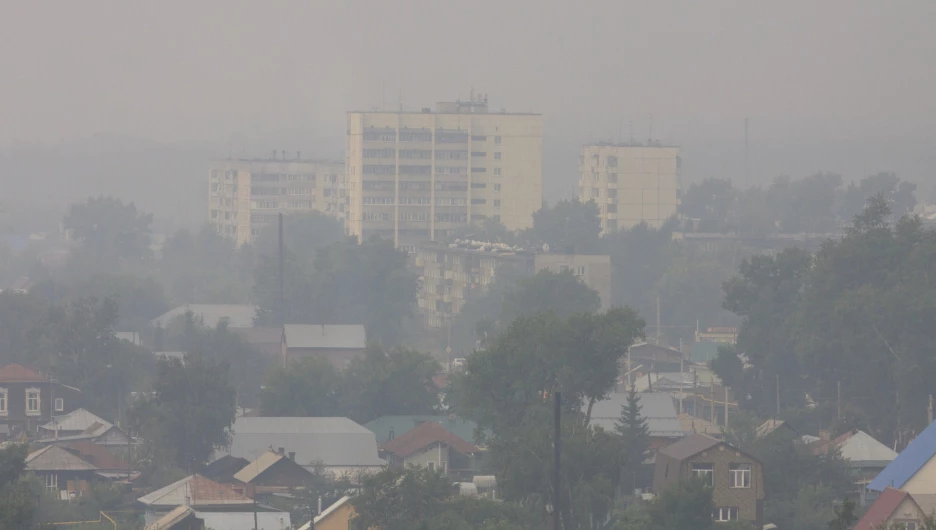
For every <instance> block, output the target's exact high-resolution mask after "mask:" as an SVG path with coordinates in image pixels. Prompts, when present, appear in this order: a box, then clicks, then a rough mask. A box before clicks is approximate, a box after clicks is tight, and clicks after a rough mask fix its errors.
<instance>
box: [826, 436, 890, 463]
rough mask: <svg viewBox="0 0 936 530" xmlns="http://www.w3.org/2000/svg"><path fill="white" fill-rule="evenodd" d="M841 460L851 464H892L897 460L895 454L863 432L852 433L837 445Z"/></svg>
mask: <svg viewBox="0 0 936 530" xmlns="http://www.w3.org/2000/svg"><path fill="white" fill-rule="evenodd" d="M837 445H838V447H839V451H840V452H841V453H842V457H843V458H847V459H848V460H850V461H851V462H852V463H858V462H884V463H885V465H886V463H887V462H892V461H893V460H894V459H895V458H897V452H896V451H894V450H893V449H891V448H890V447H887V446H886V445H884V444H882V443H881V442H879V441H877V440H875V439H874V437H873V436H871V435H870V434H868V433H866V432H864V431H854V432H852V433H851V435H850V436H848V437H847V438H845V439H844V440H843V441H841V442H839V443H838V444H837Z"/></svg>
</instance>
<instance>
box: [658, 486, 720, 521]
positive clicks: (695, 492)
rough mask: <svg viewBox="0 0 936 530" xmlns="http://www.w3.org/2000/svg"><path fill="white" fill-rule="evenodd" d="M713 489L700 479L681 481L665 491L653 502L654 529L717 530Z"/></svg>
mask: <svg viewBox="0 0 936 530" xmlns="http://www.w3.org/2000/svg"><path fill="white" fill-rule="evenodd" d="M714 509H715V501H713V500H712V488H711V487H709V486H706V485H705V484H704V483H703V482H702V481H701V480H699V479H692V480H686V481H680V482H677V483H676V484H673V485H672V486H670V487H668V488H666V489H664V490H663V491H661V492H660V494H659V495H658V496H657V497H656V498H655V499H653V501H651V502H650V505H649V506H648V507H647V514H648V516H649V519H650V528H652V529H654V530H656V529H661V530H662V529H664V528H665V529H670V530H706V529H711V528H713V524H714V523H713V522H712V511H713V510H714Z"/></svg>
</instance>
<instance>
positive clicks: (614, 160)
mask: <svg viewBox="0 0 936 530" xmlns="http://www.w3.org/2000/svg"><path fill="white" fill-rule="evenodd" d="M605 165H607V166H608V167H617V157H616V156H609V157H608V161H607V163H606V164H605Z"/></svg>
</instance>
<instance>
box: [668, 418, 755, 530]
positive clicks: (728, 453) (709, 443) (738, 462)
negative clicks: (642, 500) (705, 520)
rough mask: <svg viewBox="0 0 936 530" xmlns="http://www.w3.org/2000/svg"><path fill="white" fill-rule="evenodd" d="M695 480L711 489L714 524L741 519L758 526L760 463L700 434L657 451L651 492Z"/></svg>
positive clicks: (725, 444)
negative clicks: (715, 522) (698, 479)
mask: <svg viewBox="0 0 936 530" xmlns="http://www.w3.org/2000/svg"><path fill="white" fill-rule="evenodd" d="M693 477H698V478H701V479H702V480H704V481H706V482H707V483H708V484H709V485H711V486H712V487H713V488H714V492H713V498H714V500H715V510H714V512H713V514H712V517H713V518H714V520H715V521H718V522H723V521H732V520H736V519H743V520H747V521H754V522H755V523H756V524H757V526H760V525H761V524H762V521H763V516H764V476H763V469H762V466H761V462H760V460H758V459H756V458H754V457H753V456H750V455H748V454H746V453H744V452H742V451H741V450H739V449H736V448H734V447H732V446H730V445H728V444H727V443H725V442H723V441H720V440H716V439H714V438H709V437H708V436H705V435H703V434H690V435H689V436H687V437H685V438H683V439H682V440H679V441H678V442H675V443H673V444H671V445H668V446H666V447H664V448H663V449H660V451H659V452H658V453H657V458H656V466H655V468H654V476H653V490H654V491H656V492H658V493H659V492H660V491H662V490H663V489H665V488H667V487H669V486H671V485H673V484H675V483H677V482H679V481H682V480H687V479H689V478H693Z"/></svg>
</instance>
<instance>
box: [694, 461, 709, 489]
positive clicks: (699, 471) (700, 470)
mask: <svg viewBox="0 0 936 530" xmlns="http://www.w3.org/2000/svg"><path fill="white" fill-rule="evenodd" d="M702 466H708V467H702ZM689 470H690V472H691V473H692V476H693V477H701V478H703V479H705V480H706V485H707V486H714V485H715V465H714V464H709V463H705V462H700V463H698V464H692V465H691V466H690V468H689Z"/></svg>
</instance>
